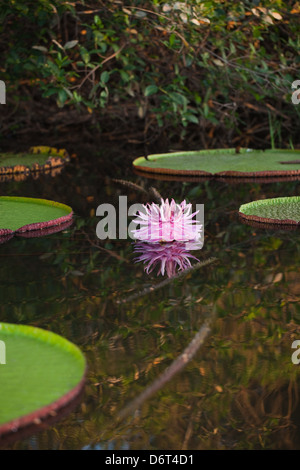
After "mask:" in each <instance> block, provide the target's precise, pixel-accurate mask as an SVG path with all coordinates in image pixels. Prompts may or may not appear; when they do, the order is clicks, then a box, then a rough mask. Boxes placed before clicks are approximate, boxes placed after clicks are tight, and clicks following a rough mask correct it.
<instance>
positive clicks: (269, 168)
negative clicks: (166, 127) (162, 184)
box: [133, 149, 300, 178]
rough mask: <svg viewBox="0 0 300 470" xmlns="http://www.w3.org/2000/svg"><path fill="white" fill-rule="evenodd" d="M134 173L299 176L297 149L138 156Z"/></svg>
mask: <svg viewBox="0 0 300 470" xmlns="http://www.w3.org/2000/svg"><path fill="white" fill-rule="evenodd" d="M133 166H134V168H135V169H136V170H138V171H143V172H147V173H150V174H151V173H160V174H167V175H185V176H189V175H190V176H216V177H228V176H229V177H264V178H266V177H274V176H297V175H299V176H300V150H284V149H276V150H252V149H240V150H239V152H238V153H237V152H236V150H235V149H216V150H199V151H193V152H176V153H167V154H157V155H149V156H148V157H147V159H146V158H144V157H139V158H137V159H135V160H134V161H133Z"/></svg>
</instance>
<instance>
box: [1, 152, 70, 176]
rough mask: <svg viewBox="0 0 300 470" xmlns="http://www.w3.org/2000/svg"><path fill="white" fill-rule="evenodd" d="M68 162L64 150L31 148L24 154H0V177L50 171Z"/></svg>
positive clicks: (66, 153) (67, 156)
mask: <svg viewBox="0 0 300 470" xmlns="http://www.w3.org/2000/svg"><path fill="white" fill-rule="evenodd" d="M69 160H70V158H69V155H68V152H67V151H66V150H65V149H56V148H53V147H45V146H40V147H31V148H30V149H29V150H28V152H26V153H17V154H14V153H0V176H1V177H6V176H11V175H17V174H25V175H26V174H30V173H37V172H41V171H45V172H47V171H51V170H53V169H55V168H58V167H61V166H63V165H65V164H66V163H67V162H68V161H69Z"/></svg>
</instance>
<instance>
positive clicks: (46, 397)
mask: <svg viewBox="0 0 300 470" xmlns="http://www.w3.org/2000/svg"><path fill="white" fill-rule="evenodd" d="M0 340H1V341H2V343H1V344H0V346H1V349H0V382H1V406H0V443H1V442H2V440H3V439H5V438H6V437H7V435H9V434H11V433H14V434H16V433H17V432H18V431H22V430H23V429H24V428H26V427H28V426H30V425H32V423H41V422H42V421H43V420H45V419H47V418H48V417H49V416H53V415H55V414H56V413H57V412H58V411H59V410H60V409H61V408H63V407H66V406H67V404H68V403H69V402H71V401H72V400H74V399H75V398H76V397H77V396H78V395H79V394H80V392H81V391H82V388H83V385H84V378H85V371H86V361H85V357H84V355H83V354H82V352H81V351H80V349H79V348H78V347H77V346H75V345H74V344H73V343H71V342H70V341H68V340H66V339H65V338H63V337H61V336H59V335H57V334H55V333H51V332H49V331H46V330H42V329H40V328H35V327H32V326H25V325H14V324H10V323H0Z"/></svg>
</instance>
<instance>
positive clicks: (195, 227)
mask: <svg viewBox="0 0 300 470" xmlns="http://www.w3.org/2000/svg"><path fill="white" fill-rule="evenodd" d="M198 212H199V211H197V212H194V213H192V204H187V203H186V202H185V201H183V202H181V203H180V204H177V203H176V202H175V201H174V199H172V200H171V202H169V200H168V199H166V200H165V201H164V200H163V199H162V200H161V204H160V205H158V204H155V203H154V202H153V203H152V204H146V205H143V210H142V211H139V212H137V214H136V219H134V220H133V222H134V223H135V224H139V225H140V228H138V229H136V230H133V231H132V234H133V236H134V237H135V238H136V239H137V240H143V241H151V242H155V241H158V242H171V241H173V240H176V241H188V240H199V239H200V233H201V231H202V225H201V224H200V222H199V221H198V220H195V219H194V218H193V217H194V216H195V215H196V214H197V213H198Z"/></svg>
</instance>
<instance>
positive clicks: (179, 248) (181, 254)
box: [134, 241, 202, 277]
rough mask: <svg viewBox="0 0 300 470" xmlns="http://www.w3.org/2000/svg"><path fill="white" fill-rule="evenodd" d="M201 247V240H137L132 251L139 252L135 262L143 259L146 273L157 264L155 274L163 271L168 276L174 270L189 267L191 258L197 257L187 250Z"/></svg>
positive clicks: (174, 271)
mask: <svg viewBox="0 0 300 470" xmlns="http://www.w3.org/2000/svg"><path fill="white" fill-rule="evenodd" d="M201 248H202V243H201V242H189V243H185V242H178V241H172V242H166V243H158V242H156V243H149V242H142V241H138V242H136V243H135V247H134V252H135V253H140V255H139V256H138V257H137V258H136V260H135V262H139V261H143V262H144V264H146V263H148V264H147V266H145V271H146V273H147V274H149V273H151V272H152V271H153V270H154V269H155V267H156V266H159V270H158V273H157V275H159V274H162V275H164V274H165V273H166V274H167V276H168V277H172V276H174V275H175V274H176V270H177V269H178V270H179V271H182V270H184V269H187V268H189V267H191V261H190V258H191V259H195V260H197V261H199V260H198V258H196V257H195V256H193V255H191V254H190V252H189V250H199V249H201Z"/></svg>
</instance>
